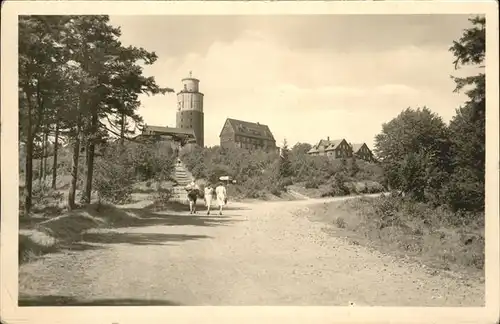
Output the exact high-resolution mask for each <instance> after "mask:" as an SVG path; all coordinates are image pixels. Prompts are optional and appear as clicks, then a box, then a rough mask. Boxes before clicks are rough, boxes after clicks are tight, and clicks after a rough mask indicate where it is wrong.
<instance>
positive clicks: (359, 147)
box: [351, 143, 373, 162]
mask: <svg viewBox="0 0 500 324" xmlns="http://www.w3.org/2000/svg"><path fill="white" fill-rule="evenodd" d="M351 147H352V153H353V154H354V156H356V157H357V158H359V159H362V160H365V161H368V162H371V161H373V153H372V151H371V150H370V149H369V148H368V145H366V143H356V144H351Z"/></svg>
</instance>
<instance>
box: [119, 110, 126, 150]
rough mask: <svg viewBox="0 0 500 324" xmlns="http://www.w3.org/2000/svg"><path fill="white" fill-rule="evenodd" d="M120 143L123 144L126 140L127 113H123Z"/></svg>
mask: <svg viewBox="0 0 500 324" xmlns="http://www.w3.org/2000/svg"><path fill="white" fill-rule="evenodd" d="M120 126H121V127H120V145H121V146H123V143H124V140H125V114H122V119H121V125H120Z"/></svg>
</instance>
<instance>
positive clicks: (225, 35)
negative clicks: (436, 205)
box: [111, 15, 470, 146]
mask: <svg viewBox="0 0 500 324" xmlns="http://www.w3.org/2000/svg"><path fill="white" fill-rule="evenodd" d="M467 18H468V16H464V15H420V16H418V15H399V16H395V15H358V16H353V15H351V16H348V15H315V16H311V15H308V16H306V15H304V16H111V23H112V24H113V25H115V26H120V27H121V30H122V38H121V39H122V41H123V43H124V44H126V45H128V44H132V45H135V46H141V47H144V48H145V49H147V50H149V51H155V52H156V53H157V54H158V56H159V59H158V61H157V62H156V63H155V64H154V65H153V66H151V67H147V68H146V69H145V73H146V74H147V75H153V76H155V78H156V80H157V82H158V83H159V84H160V85H162V86H167V87H173V88H174V89H175V90H176V91H177V90H180V89H181V79H182V78H183V77H186V76H188V74H189V71H192V73H193V77H196V78H198V79H200V91H201V92H203V93H204V94H205V99H204V112H205V144H206V145H208V146H212V145H217V144H218V143H219V132H220V130H221V128H222V126H223V124H224V121H225V119H226V118H227V117H231V118H236V119H242V120H247V121H253V122H260V123H261V124H267V125H269V127H270V128H271V131H272V132H273V133H274V135H275V138H276V140H277V142H278V143H281V142H282V141H283V139H284V138H286V139H287V141H288V143H290V144H292V145H293V144H295V143H296V142H308V143H311V144H312V143H315V142H317V141H318V140H319V139H320V138H326V137H327V136H329V137H330V138H331V139H334V138H346V139H347V140H348V141H350V142H353V143H357V142H366V143H367V144H368V145H369V146H373V139H374V136H375V135H376V134H378V133H379V132H380V131H381V126H382V124H383V123H384V122H387V121H389V120H390V119H392V118H393V117H395V116H396V115H397V114H398V113H399V112H401V110H403V109H405V108H406V107H409V106H410V107H419V106H427V107H428V108H430V109H432V110H433V111H435V112H436V113H438V114H439V115H440V116H442V117H443V119H444V120H445V121H449V119H450V118H451V117H452V116H453V115H454V114H455V108H457V107H458V106H460V105H461V104H462V102H463V101H464V97H463V96H462V95H459V94H455V93H453V89H454V83H453V81H452V80H451V79H450V75H451V74H454V75H458V74H461V73H470V71H468V72H464V71H459V72H457V71H455V70H454V66H453V63H452V62H453V56H452V54H451V53H450V52H449V51H448V48H449V47H450V45H451V44H452V41H453V40H455V39H458V38H459V37H460V35H461V34H462V31H463V29H464V28H467V27H468V26H469V24H468V21H467ZM175 112H176V96H175V94H167V95H165V96H155V97H147V96H145V97H143V98H142V107H141V108H140V111H139V113H140V114H141V115H142V116H143V118H144V120H145V122H146V123H147V124H150V125H164V126H175Z"/></svg>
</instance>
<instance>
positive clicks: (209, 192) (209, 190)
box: [204, 184, 214, 215]
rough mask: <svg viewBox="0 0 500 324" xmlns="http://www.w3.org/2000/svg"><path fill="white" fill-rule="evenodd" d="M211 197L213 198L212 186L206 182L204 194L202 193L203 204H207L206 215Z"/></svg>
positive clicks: (208, 211)
mask: <svg viewBox="0 0 500 324" xmlns="http://www.w3.org/2000/svg"><path fill="white" fill-rule="evenodd" d="M213 198H214V188H213V187H212V185H211V184H208V185H207V186H206V187H205V194H204V199H205V206H207V215H210V207H211V206H212V200H213Z"/></svg>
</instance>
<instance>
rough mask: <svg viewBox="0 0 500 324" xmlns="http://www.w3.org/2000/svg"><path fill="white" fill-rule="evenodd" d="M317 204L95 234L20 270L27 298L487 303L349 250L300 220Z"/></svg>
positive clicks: (458, 286)
mask: <svg viewBox="0 0 500 324" xmlns="http://www.w3.org/2000/svg"><path fill="white" fill-rule="evenodd" d="M314 202H315V201H314V200H307V201H299V202H273V203H255V204H242V203H240V204H236V203H235V204H232V207H233V208H235V209H234V210H230V211H227V212H226V213H225V215H224V216H222V217H220V216H210V217H206V216H205V215H200V214H198V215H197V216H190V215H188V214H183V215H182V216H175V215H171V216H167V215H158V220H159V222H161V221H162V219H163V218H168V217H176V218H175V219H176V220H177V221H176V222H174V223H175V224H174V225H172V223H173V222H172V220H171V219H170V220H169V225H168V226H167V225H155V226H146V227H133V228H122V229H116V230H114V231H112V232H111V233H107V234H106V235H103V234H90V235H87V237H86V241H88V242H90V243H92V245H81V246H80V250H81V251H72V252H64V253H58V254H53V255H48V256H46V257H45V258H43V259H41V260H38V261H36V262H33V263H30V264H25V265H23V266H22V267H21V268H20V270H19V273H20V280H19V289H20V296H21V297H22V298H30V299H33V300H35V299H36V300H37V303H44V304H47V303H48V304H54V302H56V303H60V302H69V303H72V302H73V303H74V300H77V301H79V302H82V301H87V302H88V303H89V304H98V303H103V301H104V300H105V301H106V303H107V304H129V305H132V304H136V305H141V304H164V305H166V304H174V305H335V306H346V305H348V304H349V303H350V302H354V303H356V304H357V305H371V306H481V305H483V304H484V302H483V299H484V285H479V284H471V283H463V282H459V281H457V280H455V279H452V278H447V277H444V276H437V275H429V274H427V273H426V272H425V271H424V269H423V268H420V267H419V266H416V265H411V264H406V263H402V262H400V261H395V260H394V259H392V258H390V257H388V256H383V255H381V254H379V253H376V252H372V251H369V250H367V249H365V248H363V247H362V246H352V245H349V244H348V243H346V242H345V241H344V240H342V239H340V238H336V237H332V236H329V235H327V234H326V233H324V232H323V231H322V230H321V227H322V226H323V225H321V224H319V223H314V222H311V221H309V220H308V219H307V218H306V217H304V216H298V215H296V213H294V212H293V211H295V210H297V209H299V208H305V207H307V204H311V203H314ZM236 207H242V208H249V209H236ZM180 219H181V220H182V221H179V220H180ZM103 240H104V241H103ZM55 296H59V297H55Z"/></svg>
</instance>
